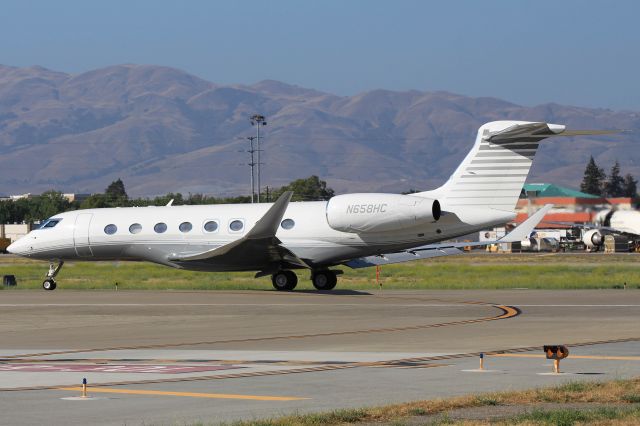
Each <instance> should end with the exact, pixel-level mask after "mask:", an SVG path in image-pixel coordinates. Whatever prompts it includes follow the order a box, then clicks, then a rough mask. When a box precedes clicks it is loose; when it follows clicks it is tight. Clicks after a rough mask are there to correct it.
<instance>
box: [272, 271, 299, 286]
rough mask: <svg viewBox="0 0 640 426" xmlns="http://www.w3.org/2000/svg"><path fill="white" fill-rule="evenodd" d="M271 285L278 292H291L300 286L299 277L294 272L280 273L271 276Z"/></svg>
mask: <svg viewBox="0 0 640 426" xmlns="http://www.w3.org/2000/svg"><path fill="white" fill-rule="evenodd" d="M271 283H272V284H273V287H274V288H275V289H276V290H278V291H291V290H293V289H294V288H296V285H298V276H297V275H296V273H295V272H293V271H278V272H276V273H275V274H273V275H272V276H271Z"/></svg>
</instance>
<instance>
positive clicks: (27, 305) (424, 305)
mask: <svg viewBox="0 0 640 426" xmlns="http://www.w3.org/2000/svg"><path fill="white" fill-rule="evenodd" d="M489 305H490V304H489V303H487V304H486V305H476V304H474V305H473V306H489ZM510 305H511V306H516V307H523V308H546V307H549V308H637V307H640V305H638V304H635V305H629V304H583V305H579V304H527V305H519V304H510ZM74 306H76V307H81V306H84V307H101V306H105V307H107V306H113V307H141V306H246V307H254V306H255V307H257V306H278V307H287V306H289V307H296V306H316V307H323V308H324V307H327V306H347V307H353V306H375V307H405V308H434V307H435V308H437V307H460V306H465V307H466V306H470V305H469V304H468V303H464V302H460V303H409V304H396V303H394V304H388V303H0V308H21V307H25V308H33V307H61V308H68V307H74Z"/></svg>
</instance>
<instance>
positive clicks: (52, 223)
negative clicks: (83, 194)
mask: <svg viewBox="0 0 640 426" xmlns="http://www.w3.org/2000/svg"><path fill="white" fill-rule="evenodd" d="M61 220H62V219H47V220H45V221H44V222H42V224H41V225H40V226H39V227H38V229H48V228H53V227H54V226H56V225H57V224H58V222H60V221H61Z"/></svg>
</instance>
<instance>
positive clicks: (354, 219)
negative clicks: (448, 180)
mask: <svg viewBox="0 0 640 426" xmlns="http://www.w3.org/2000/svg"><path fill="white" fill-rule="evenodd" d="M441 213H442V212H441V210H440V203H439V202H438V200H432V199H429V198H423V197H416V196H412V195H398V194H345V195H338V196H337V197H333V198H332V199H330V200H329V203H328V204H327V222H329V226H330V227H331V228H333V229H335V230H336V231H342V232H352V233H365V232H386V231H397V230H400V229H405V228H411V227H413V226H416V225H421V224H425V223H430V222H435V221H437V220H438V219H440V215H441Z"/></svg>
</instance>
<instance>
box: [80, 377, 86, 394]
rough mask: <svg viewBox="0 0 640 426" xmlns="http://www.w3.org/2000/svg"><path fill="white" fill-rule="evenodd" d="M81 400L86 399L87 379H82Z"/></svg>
mask: <svg viewBox="0 0 640 426" xmlns="http://www.w3.org/2000/svg"><path fill="white" fill-rule="evenodd" d="M81 396H82V398H87V378H86V377H85V378H83V379H82V395H81Z"/></svg>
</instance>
